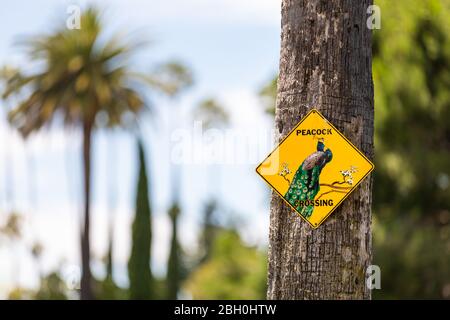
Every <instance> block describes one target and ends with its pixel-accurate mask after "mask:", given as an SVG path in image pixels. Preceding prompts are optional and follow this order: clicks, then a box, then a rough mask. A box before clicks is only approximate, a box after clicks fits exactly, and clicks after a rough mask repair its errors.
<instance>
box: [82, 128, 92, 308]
mask: <svg viewBox="0 0 450 320" xmlns="http://www.w3.org/2000/svg"><path fill="white" fill-rule="evenodd" d="M91 142H92V123H90V122H89V121H86V122H85V123H84V125H83V166H84V221H83V224H84V226H83V229H82V231H81V232H82V234H81V288H80V289H81V290H80V291H81V292H80V298H81V300H90V299H93V298H94V296H93V294H92V281H91V249H90V237H89V229H90V206H91Z"/></svg>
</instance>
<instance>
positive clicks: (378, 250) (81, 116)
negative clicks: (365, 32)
mask: <svg viewBox="0 0 450 320" xmlns="http://www.w3.org/2000/svg"><path fill="white" fill-rule="evenodd" d="M375 4H377V5H379V6H380V8H381V29H380V30H374V32H373V77H374V85H375V148H376V153H375V155H376V158H375V167H376V170H375V172H374V195H373V197H374V201H373V202H374V204H373V214H374V219H373V220H374V222H373V245H374V249H373V252H374V261H373V263H374V264H377V265H379V266H380V268H381V290H374V292H373V296H374V298H376V299H403V298H439V299H449V298H450V176H449V175H450V30H449V29H450V23H449V21H450V0H430V1H419V0H408V1H406V0H402V1H395V2H392V1H387V0H378V1H375ZM0 21H1V23H2V28H0V40H1V41H0V91H1V93H2V99H1V100H0V298H2V299H78V298H79V297H80V288H81V287H83V285H82V284H81V282H82V281H88V282H89V283H90V284H91V288H92V293H91V294H92V297H94V298H97V299H128V298H137V299H174V298H184V299H264V298H265V290H266V258H267V257H266V255H267V240H268V221H269V199H270V190H269V189H268V188H267V187H266V185H265V184H264V183H263V182H262V181H261V180H260V178H258V177H257V175H256V174H255V172H254V168H255V167H256V165H257V164H258V163H259V161H260V160H262V159H263V158H264V157H265V156H266V155H267V154H268V153H269V152H270V151H271V149H272V148H273V141H272V139H273V138H272V137H273V135H272V125H273V124H272V123H273V113H274V104H275V95H276V79H277V69H278V59H279V40H280V1H279V0H248V1H244V2H242V1H240V2H239V1H233V0H217V1H214V2H211V1H207V0H192V1H182V0H168V1H164V2H160V1H159V2H157V1H138V0H130V1H119V0H114V1H108V3H106V2H102V1H78V2H75V1H56V0H42V1H35V2H29V1H23V0H18V1H14V2H9V3H4V4H2V8H1V11H0ZM86 178H87V179H86ZM85 181H88V182H89V183H85ZM86 194H90V196H88V197H87V196H86ZM86 204H88V206H87V205H86ZM86 208H89V209H88V210H86ZM86 217H89V219H86ZM87 221H89V223H86V222H87ZM86 230H88V232H85V231H86ZM86 234H89V235H90V237H87V236H86ZM87 252H90V253H91V254H90V260H89V259H88V256H89V255H87V254H86V253H87ZM82 256H83V257H84V258H83V263H82V258H81V257H82ZM148 261H150V263H148ZM82 275H84V276H82ZM89 275H91V276H89ZM82 279H83V280H82ZM86 279H88V280H86Z"/></svg>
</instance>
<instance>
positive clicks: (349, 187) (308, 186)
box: [256, 109, 374, 228]
mask: <svg viewBox="0 0 450 320" xmlns="http://www.w3.org/2000/svg"><path fill="white" fill-rule="evenodd" d="M373 168H374V165H373V164H372V162H370V161H369V159H367V157H366V156H365V155H364V154H363V153H362V152H361V151H359V150H358V149H357V148H356V147H355V146H354V145H353V144H352V143H351V142H350V141H349V140H348V139H347V138H345V137H344V135H343V134H342V133H340V132H339V131H338V130H337V129H336V128H335V127H334V126H333V125H332V124H331V123H330V122H328V120H327V119H325V117H324V116H323V115H322V114H321V113H320V112H319V111H317V110H315V109H313V110H311V111H310V112H309V113H308V114H307V115H306V116H305V117H304V118H303V119H302V120H301V121H300V122H299V124H297V125H296V126H295V127H294V129H293V130H292V131H291V132H290V133H289V134H288V135H287V136H286V138H284V140H283V141H281V143H280V144H279V145H278V147H276V148H275V150H274V151H272V153H271V154H270V155H269V156H268V157H267V158H266V159H265V160H264V161H263V162H262V163H261V164H260V165H259V166H258V167H257V168H256V172H257V173H258V174H259V175H260V176H261V177H262V178H263V179H264V180H265V181H266V182H267V183H268V184H269V185H270V186H271V187H272V188H273V189H274V190H275V191H276V192H277V193H278V194H279V195H280V196H281V197H282V198H283V199H284V200H285V201H286V202H287V203H288V204H289V205H290V206H291V207H292V209H294V210H295V211H296V212H297V213H298V214H299V215H300V216H301V217H302V218H303V219H305V220H306V221H307V222H308V223H309V224H310V225H311V226H312V227H313V228H317V227H319V226H320V224H321V223H322V222H323V221H325V219H326V218H327V217H328V216H329V215H330V214H331V213H332V212H333V211H334V209H336V207H337V206H339V204H340V203H341V202H342V201H343V200H344V199H345V198H346V197H347V196H348V195H349V194H350V193H351V192H352V191H353V190H354V189H355V188H356V187H357V186H358V184H359V183H360V182H361V181H362V180H363V179H364V178H365V177H366V176H367V175H368V174H369V173H370V172H371V171H372V170H373Z"/></svg>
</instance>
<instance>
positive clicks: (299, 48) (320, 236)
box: [267, 0, 374, 299]
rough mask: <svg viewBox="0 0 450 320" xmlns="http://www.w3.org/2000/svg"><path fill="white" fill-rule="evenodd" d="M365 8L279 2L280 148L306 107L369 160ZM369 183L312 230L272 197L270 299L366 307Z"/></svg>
mask: <svg viewBox="0 0 450 320" xmlns="http://www.w3.org/2000/svg"><path fill="white" fill-rule="evenodd" d="M371 4H372V1H371V0H333V1H329V0H283V2H282V35H281V57H280V74H279V81H278V95H277V106H276V117H275V125H276V128H277V133H279V136H278V137H277V139H278V140H281V139H282V138H283V137H284V136H285V135H286V134H287V133H289V131H290V130H291V129H292V128H293V127H294V126H295V125H296V124H297V123H298V121H300V119H301V118H302V117H303V116H304V115H305V114H306V113H307V112H308V111H309V110H310V109H311V108H313V107H315V108H317V109H318V110H319V111H321V112H322V113H323V115H324V116H325V117H326V118H327V119H328V120H330V121H331V122H332V123H333V124H334V125H335V126H336V127H337V128H338V129H339V130H340V131H341V132H342V133H343V134H344V135H345V136H346V137H347V138H349V139H350V141H352V142H353V143H354V144H355V145H356V147H357V148H358V149H360V150H361V151H362V152H363V153H364V154H365V155H367V156H368V157H369V158H370V159H372V158H373V119H374V103H373V82H372V67H371V65H372V59H371V30H369V29H368V28H367V26H366V19H367V18H368V14H367V13H366V12H367V8H368V6H369V5H371ZM371 191H372V181H371V178H366V179H365V180H364V181H363V182H362V183H361V184H360V185H359V187H358V188H357V189H356V190H355V191H353V193H352V194H351V195H350V196H349V197H348V198H347V199H346V200H345V201H344V202H343V203H342V204H341V205H340V207H339V208H338V209H336V210H335V211H334V212H333V214H332V215H331V216H330V217H329V218H328V219H327V220H326V221H325V222H324V223H323V225H322V226H321V227H319V228H318V229H316V230H313V229H312V228H311V227H310V226H309V225H308V224H307V223H305V222H304V221H302V220H301V219H300V218H299V217H298V216H297V215H296V214H294V213H293V211H292V210H291V209H290V208H289V207H288V206H287V205H286V204H285V203H284V201H283V200H282V199H281V198H280V197H279V196H278V195H277V194H273V195H272V202H271V216H270V239H269V274H268V293H267V297H268V298H269V299H370V297H371V294H370V290H369V289H368V288H367V287H366V283H365V282H366V281H365V279H366V277H365V270H366V268H367V266H368V265H369V264H370V262H371V246H372V243H371V203H372V192H371Z"/></svg>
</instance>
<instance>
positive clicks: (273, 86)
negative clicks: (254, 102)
mask: <svg viewBox="0 0 450 320" xmlns="http://www.w3.org/2000/svg"><path fill="white" fill-rule="evenodd" d="M277 82H278V76H274V77H273V78H272V80H270V81H269V82H268V83H266V84H265V85H264V86H263V87H262V88H261V90H260V91H259V96H260V98H261V100H262V104H263V106H264V110H265V112H266V113H268V114H270V115H275V104H276V99H277Z"/></svg>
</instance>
